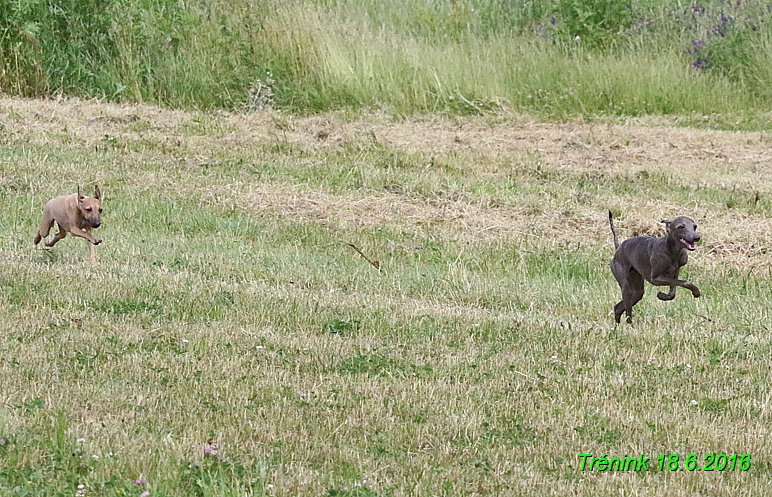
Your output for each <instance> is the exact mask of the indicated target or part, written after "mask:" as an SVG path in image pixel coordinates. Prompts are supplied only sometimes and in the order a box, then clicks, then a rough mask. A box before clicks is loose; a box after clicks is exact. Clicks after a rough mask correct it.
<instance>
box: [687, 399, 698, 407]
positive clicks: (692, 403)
mask: <svg viewBox="0 0 772 497" xmlns="http://www.w3.org/2000/svg"><path fill="white" fill-rule="evenodd" d="M689 403H690V404H691V405H693V406H696V405H697V401H696V400H692V401H690V402H689Z"/></svg>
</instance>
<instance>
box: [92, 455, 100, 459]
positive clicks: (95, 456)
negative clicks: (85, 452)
mask: <svg viewBox="0 0 772 497" xmlns="http://www.w3.org/2000/svg"><path fill="white" fill-rule="evenodd" d="M91 458H92V459H99V456H98V455H96V454H94V455H93V456H91Z"/></svg>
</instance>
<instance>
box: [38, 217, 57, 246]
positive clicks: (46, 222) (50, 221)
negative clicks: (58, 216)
mask: <svg viewBox="0 0 772 497" xmlns="http://www.w3.org/2000/svg"><path fill="white" fill-rule="evenodd" d="M53 225H54V216H52V215H51V213H50V212H48V210H46V209H44V210H43V219H42V220H41V221H40V229H39V230H38V234H37V235H35V245H37V244H38V243H40V240H42V239H43V238H45V237H47V236H48V234H49V233H50V232H51V227H52V226H53Z"/></svg>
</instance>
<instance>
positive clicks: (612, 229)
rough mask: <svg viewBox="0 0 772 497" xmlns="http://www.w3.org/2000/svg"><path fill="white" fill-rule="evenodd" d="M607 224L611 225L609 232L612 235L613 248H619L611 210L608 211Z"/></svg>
mask: <svg viewBox="0 0 772 497" xmlns="http://www.w3.org/2000/svg"><path fill="white" fill-rule="evenodd" d="M608 224H609V226H611V234H612V235H614V249H615V250H616V249H618V248H619V240H617V232H616V230H615V229H614V216H612V215H611V211H610V210H609V211H608Z"/></svg>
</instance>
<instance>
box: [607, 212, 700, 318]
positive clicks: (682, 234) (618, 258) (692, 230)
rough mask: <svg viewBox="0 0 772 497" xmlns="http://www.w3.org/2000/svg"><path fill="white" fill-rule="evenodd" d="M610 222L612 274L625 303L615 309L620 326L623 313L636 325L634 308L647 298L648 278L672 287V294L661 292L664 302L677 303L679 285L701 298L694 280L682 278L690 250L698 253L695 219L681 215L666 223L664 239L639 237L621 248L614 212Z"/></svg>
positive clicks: (615, 316)
mask: <svg viewBox="0 0 772 497" xmlns="http://www.w3.org/2000/svg"><path fill="white" fill-rule="evenodd" d="M608 222H609V225H610V226H611V233H612V234H613V235H614V247H615V248H616V253H615V254H614V259H612V261H611V272H612V273H614V277H615V278H616V279H617V282H619V287H620V288H621V289H622V300H621V301H620V302H619V303H618V304H617V305H615V306H614V320H616V322H617V323H618V322H619V320H620V318H621V317H622V313H626V314H627V322H628V323H632V322H633V306H634V305H635V304H637V303H638V302H639V301H640V300H641V299H642V298H643V280H644V279H645V280H646V281H648V282H649V283H651V284H652V285H657V286H669V287H670V291H669V292H668V293H664V292H659V293H657V298H659V299H660V300H673V299H674V298H675V293H676V287H679V286H681V287H684V288H688V289H689V290H691V291H692V295H694V297H695V298H697V297H699V296H700V290H699V289H698V288H697V287H696V286H695V285H694V284H693V283H692V282H691V281H685V280H679V279H678V272H679V271H680V270H681V267H683V266H685V265H686V262H687V261H688V260H689V253H688V252H687V250H694V248H695V246H694V244H695V243H696V242H698V241H700V234H699V233H697V231H696V230H697V225H696V224H695V223H694V221H693V220H692V219H690V218H688V217H686V216H679V217H677V218H675V219H673V220H672V221H667V220H663V221H662V223H664V224H665V227H666V228H667V233H666V234H665V235H664V236H661V237H658V238H655V237H652V236H636V237H633V238H628V239H627V240H625V241H624V242H622V244H621V245H620V244H619V241H618V240H617V233H616V231H615V230H614V218H613V216H612V215H611V211H609V212H608Z"/></svg>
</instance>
